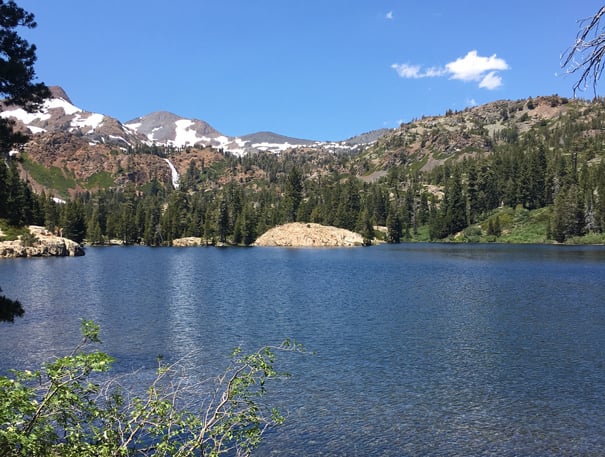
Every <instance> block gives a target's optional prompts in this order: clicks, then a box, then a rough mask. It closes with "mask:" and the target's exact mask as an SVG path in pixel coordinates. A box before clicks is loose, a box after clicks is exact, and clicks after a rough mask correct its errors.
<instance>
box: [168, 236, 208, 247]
mask: <svg viewBox="0 0 605 457" xmlns="http://www.w3.org/2000/svg"><path fill="white" fill-rule="evenodd" d="M201 244H202V239H201V238H200V237H198V236H188V237H185V238H177V239H175V240H172V245H173V246H175V247H179V248H185V247H190V246H201Z"/></svg>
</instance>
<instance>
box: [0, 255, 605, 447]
mask: <svg viewBox="0 0 605 457" xmlns="http://www.w3.org/2000/svg"><path fill="white" fill-rule="evenodd" d="M0 286H1V287H2V288H3V293H4V294H5V295H7V296H8V297H11V298H15V299H18V300H19V301H21V302H22V303H23V305H24V307H25V309H26V313H25V315H24V317H23V318H20V319H17V320H16V321H15V323H14V324H3V325H2V326H1V328H0V374H7V373H8V370H9V369H10V368H19V369H36V368H38V367H39V366H40V365H41V364H42V363H44V362H45V361H47V360H51V359H52V358H53V357H55V356H59V355H64V354H65V353H67V352H69V351H70V350H71V349H72V348H73V346H74V345H75V343H76V342H77V341H78V339H79V325H80V320H81V319H91V320H94V321H95V322H96V323H98V324H100V326H101V339H102V340H103V345H102V350H104V351H106V352H108V353H109V354H110V355H112V356H113V357H115V358H116V360H117V361H116V363H115V365H114V369H113V372H114V373H116V374H125V373H132V372H134V373H135V379H136V376H138V377H141V379H144V378H147V377H148V376H150V375H152V373H153V372H154V371H155V369H156V367H157V363H156V358H157V356H158V355H160V354H161V355H163V357H164V359H165V360H167V361H169V362H172V361H178V360H181V361H184V363H185V364H186V365H187V366H189V367H190V369H191V372H193V373H194V374H196V373H197V374H199V375H200V376H206V375H208V374H211V373H220V372H221V369H222V368H224V367H225V366H226V365H227V363H228V356H229V354H230V353H231V351H232V349H233V348H234V347H236V346H241V347H242V348H243V349H244V350H248V351H250V350H255V349H257V348H258V347H260V346H263V345H266V344H279V343H280V342H281V341H282V340H284V339H285V338H290V339H292V340H295V341H296V342H298V343H301V344H303V345H304V346H305V347H306V348H307V350H308V351H310V353H308V354H297V353H285V354H279V353H278V356H277V362H276V366H277V368H279V369H284V370H286V371H288V372H290V373H291V374H292V377H291V378H290V379H287V380H285V381H283V382H282V381H279V382H276V383H270V384H269V385H268V389H269V394H268V396H267V397H266V401H268V402H272V404H274V405H275V406H276V407H277V408H278V409H279V410H280V411H281V412H282V413H283V414H284V415H285V416H286V422H285V423H284V425H282V426H280V427H277V428H275V429H271V430H270V431H269V432H268V433H267V434H266V435H265V437H264V439H263V442H262V444H261V446H260V447H259V448H258V449H257V450H256V451H255V453H254V455H258V456H270V455H279V456H322V455H323V456H602V455H605V433H604V431H605V247H602V246H601V247H586V246H582V247H577V246H538V245H496V244H494V245H485V244H484V245H468V244H401V245H382V246H375V247H371V248H350V249H347V248H336V249H330V248H326V249H292V248H290V249H284V248H148V247H106V248H103V247H99V248H87V249H86V255H85V256H84V257H79V258H47V259H12V260H1V261H0ZM311 352H312V353H311Z"/></svg>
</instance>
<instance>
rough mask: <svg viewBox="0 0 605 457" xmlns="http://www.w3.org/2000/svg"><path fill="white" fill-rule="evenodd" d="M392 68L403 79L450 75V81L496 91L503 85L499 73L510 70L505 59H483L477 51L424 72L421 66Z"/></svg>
mask: <svg viewBox="0 0 605 457" xmlns="http://www.w3.org/2000/svg"><path fill="white" fill-rule="evenodd" d="M391 68H393V69H394V70H395V71H396V72H397V74H398V75H399V76H400V77H402V78H413V79H419V78H435V77H439V76H447V75H449V77H450V79H458V80H461V81H465V82H470V81H475V82H478V83H479V87H480V88H482V89H488V90H494V89H496V88H498V87H500V86H501V85H502V77H501V76H500V75H499V74H498V73H497V72H498V71H502V70H508V69H509V68H510V67H509V66H508V64H507V63H506V61H505V60H504V59H501V58H499V57H496V54H494V55H492V56H490V57H482V56H480V55H478V54H477V51H469V52H468V53H467V54H466V55H465V56H464V57H459V58H458V59H456V60H454V61H453V62H449V63H447V64H445V67H430V68H427V69H426V70H424V71H423V70H422V67H421V66H420V65H409V64H393V65H391Z"/></svg>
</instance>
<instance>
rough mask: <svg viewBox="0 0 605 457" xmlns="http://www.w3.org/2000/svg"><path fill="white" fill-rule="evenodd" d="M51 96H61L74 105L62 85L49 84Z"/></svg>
mask: <svg viewBox="0 0 605 457" xmlns="http://www.w3.org/2000/svg"><path fill="white" fill-rule="evenodd" d="M48 89H49V90H50V95H51V98H61V99H63V100H65V101H66V102H68V103H71V104H72V105H73V102H72V101H71V100H70V98H69V97H68V95H67V93H66V92H65V91H64V90H63V88H62V87H61V86H49V87H48Z"/></svg>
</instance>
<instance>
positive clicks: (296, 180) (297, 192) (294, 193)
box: [283, 167, 303, 222]
mask: <svg viewBox="0 0 605 457" xmlns="http://www.w3.org/2000/svg"><path fill="white" fill-rule="evenodd" d="M302 198H303V181H302V176H301V174H300V171H299V170H298V168H296V167H292V169H291V170H290V173H289V174H288V178H287V179H286V184H285V188H284V202H283V207H284V218H285V221H286V222H296V215H297V213H298V207H299V205H300V202H301V201H302Z"/></svg>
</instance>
